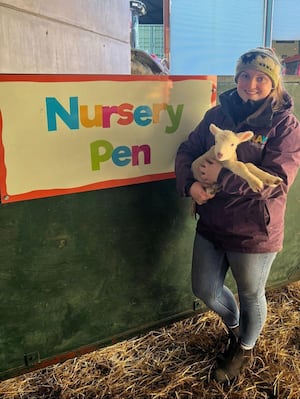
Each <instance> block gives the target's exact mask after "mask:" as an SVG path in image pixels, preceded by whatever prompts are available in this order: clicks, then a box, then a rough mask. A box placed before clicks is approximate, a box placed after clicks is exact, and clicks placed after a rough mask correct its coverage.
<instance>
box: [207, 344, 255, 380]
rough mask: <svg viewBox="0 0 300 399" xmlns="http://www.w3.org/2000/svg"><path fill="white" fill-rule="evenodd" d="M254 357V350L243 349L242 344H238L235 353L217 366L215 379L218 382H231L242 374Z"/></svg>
mask: <svg viewBox="0 0 300 399" xmlns="http://www.w3.org/2000/svg"><path fill="white" fill-rule="evenodd" d="M251 356H252V349H243V348H242V347H241V345H240V343H237V344H236V347H235V349H234V350H233V352H232V353H231V354H230V355H229V356H228V357H227V358H226V359H225V360H224V361H223V362H222V364H221V365H217V367H216V369H215V372H214V378H215V380H216V381H218V382H225V381H231V380H233V379H234V378H235V377H237V376H238V375H240V374H241V372H242V370H243V368H244V367H245V366H246V365H247V364H248V363H249V361H250V359H251Z"/></svg>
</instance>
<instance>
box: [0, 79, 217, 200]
mask: <svg viewBox="0 0 300 399" xmlns="http://www.w3.org/2000/svg"><path fill="white" fill-rule="evenodd" d="M215 88H216V78H215V77H213V76H197V77H183V76H123V75H114V76H110V75H109V76H108V75H101V76H99V75H97V76H93V75H88V76H86V75H84V76H83V75H70V76H69V75H0V133H1V142H0V178H1V181H0V184H1V185H0V188H1V201H2V202H3V203H6V202H13V201H20V200H25V199H32V198H41V197H46V196H54V195H60V194H67V193H75V192H81V191H89V190H96V189H103V188H109V187H116V186H124V185H130V184H137V183H143V182H149V181H155V180H162V179H169V178H173V177H174V157H175V154H176V150H177V148H178V145H179V144H180V143H181V142H182V141H183V140H184V138H185V137H186V136H187V135H188V133H189V132H190V131H191V130H192V129H193V128H194V127H195V126H196V124H197V123H198V122H199V120H200V119H201V117H202V116H203V114H204V112H205V111H206V110H207V109H208V108H209V107H210V106H211V105H213V104H214V103H215V98H216V93H215V91H216V90H215Z"/></svg>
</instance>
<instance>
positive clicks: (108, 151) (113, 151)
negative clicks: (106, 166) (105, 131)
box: [90, 140, 151, 170]
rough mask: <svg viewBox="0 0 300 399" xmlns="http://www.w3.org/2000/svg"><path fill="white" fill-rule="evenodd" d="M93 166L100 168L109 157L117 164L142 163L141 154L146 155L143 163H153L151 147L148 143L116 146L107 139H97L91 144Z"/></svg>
mask: <svg viewBox="0 0 300 399" xmlns="http://www.w3.org/2000/svg"><path fill="white" fill-rule="evenodd" d="M90 150H91V167H92V170H100V169H101V163H103V162H107V161H108V160H109V159H111V160H112V162H113V163H114V164H115V165H116V166H120V167H122V166H127V165H129V164H130V163H131V165H132V166H139V165H140V154H143V155H144V160H143V164H144V165H148V164H150V163H151V148H150V146H149V145H148V144H143V145H134V146H132V147H131V148H130V147H127V146H118V147H116V148H114V147H113V145H112V144H111V143H110V142H109V141H107V140H96V141H93V142H92V143H91V144H90Z"/></svg>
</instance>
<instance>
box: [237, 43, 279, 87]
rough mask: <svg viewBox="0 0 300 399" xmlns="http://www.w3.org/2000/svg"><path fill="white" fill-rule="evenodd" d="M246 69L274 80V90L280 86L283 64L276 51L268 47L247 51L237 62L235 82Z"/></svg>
mask: <svg viewBox="0 0 300 399" xmlns="http://www.w3.org/2000/svg"><path fill="white" fill-rule="evenodd" d="M246 69H253V70H255V71H259V72H263V73H265V74H266V75H268V76H269V78H270V79H271V80H272V83H273V88H275V87H276V86H277V85H278V81H279V78H280V72H281V64H280V61H279V59H278V58H277V56H276V54H275V53H274V51H273V50H272V49H270V48H268V47H257V48H255V49H252V50H249V51H247V52H246V53H245V54H243V55H241V57H240V58H239V59H238V61H237V66H236V72H235V81H236V82H237V79H238V77H239V75H240V73H241V72H243V71H245V70H246Z"/></svg>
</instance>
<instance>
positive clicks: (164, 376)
mask: <svg viewBox="0 0 300 399" xmlns="http://www.w3.org/2000/svg"><path fill="white" fill-rule="evenodd" d="M267 296H268V311H269V314H268V319H267V323H266V325H265V328H264V330H263V333H262V335H261V337H260V339H259V341H258V343H257V345H256V348H255V352H254V355H255V356H254V358H253V361H252V363H251V367H248V368H246V369H245V371H244V373H243V374H242V375H241V376H240V377H238V378H237V379H236V380H235V381H233V382H232V383H231V384H229V383H225V384H219V383H217V382H215V381H214V380H213V379H212V370H213V367H214V363H215V357H216V354H217V353H218V352H219V351H220V350H222V349H223V348H224V345H225V342H226V333H225V330H224V327H223V324H222V322H221V321H220V319H219V318H218V317H217V316H216V315H215V314H214V313H213V312H206V313H202V314H198V315H195V316H194V317H192V318H188V319H185V320H183V321H180V322H177V323H174V324H173V325H171V326H169V327H165V328H161V329H159V330H157V331H151V332H150V333H148V334H146V335H144V336H142V337H139V338H134V339H131V340H127V341H124V342H120V343H117V344H115V345H113V346H110V347H107V348H104V349H102V350H99V351H96V352H93V353H90V354H87V355H83V356H81V357H80V358H76V359H72V360H68V361H66V362H64V363H62V364H57V365H54V366H50V367H47V368H45V369H42V370H39V371H36V372H32V373H30V374H26V375H24V376H20V377H17V378H14V379H10V380H7V381H3V382H1V383H0V398H1V399H19V398H22V399H29V398H30V399H39V398H45V399H52V398H53V399H96V398H97V399H98V398H99V399H100V398H101V399H137V398H141V399H164V398H170V399H190V398H193V399H194V398H196V399H208V398H209V399H240V398H243V399H245V398H246V399H299V398H300V282H296V283H294V284H290V285H288V286H286V287H284V288H280V289H276V290H272V291H270V292H268V295H267Z"/></svg>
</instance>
